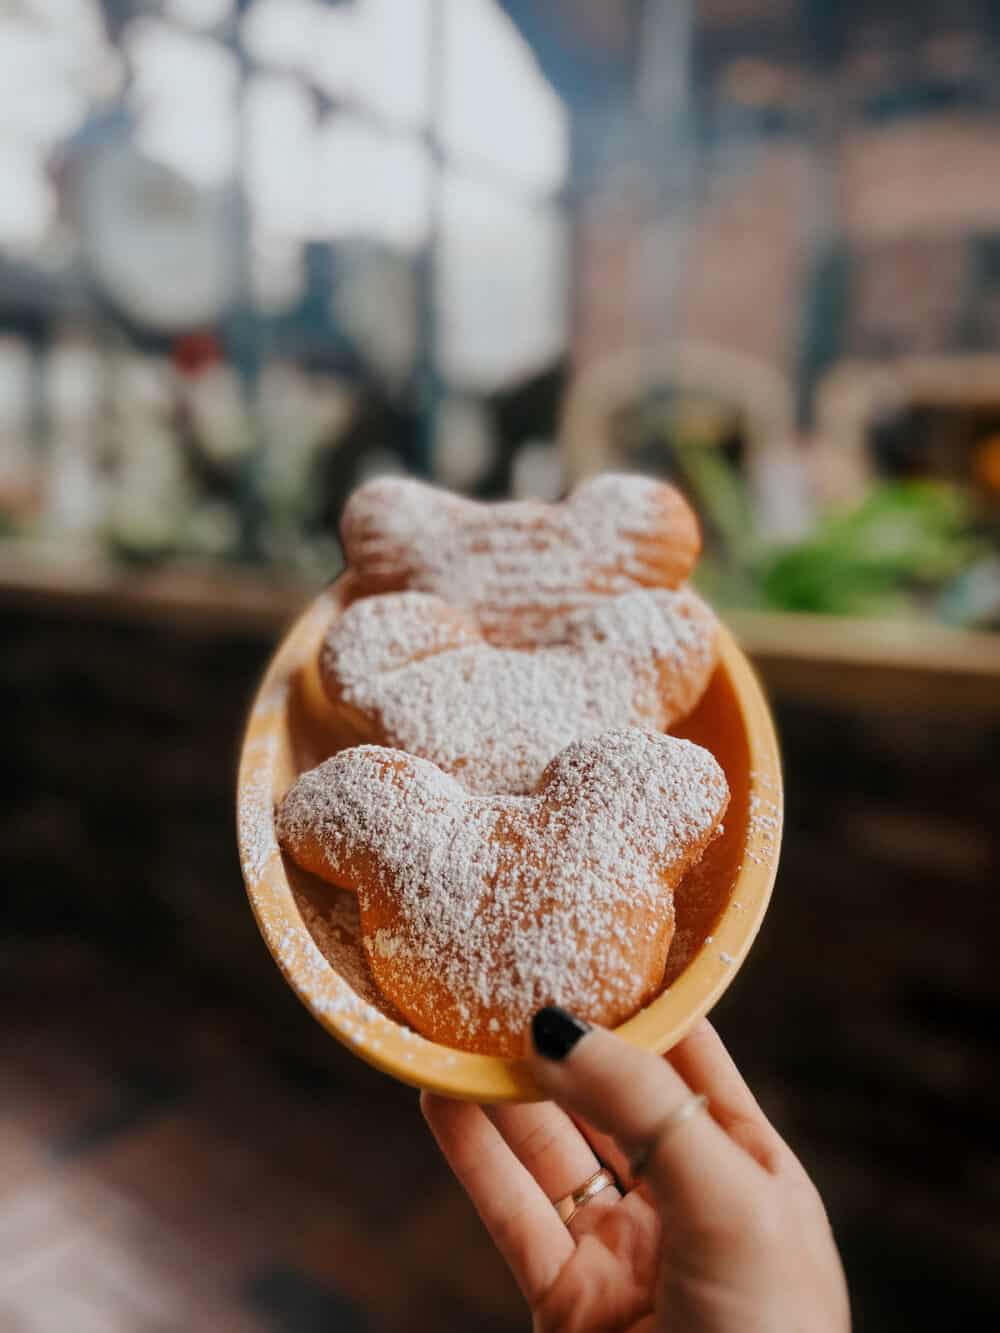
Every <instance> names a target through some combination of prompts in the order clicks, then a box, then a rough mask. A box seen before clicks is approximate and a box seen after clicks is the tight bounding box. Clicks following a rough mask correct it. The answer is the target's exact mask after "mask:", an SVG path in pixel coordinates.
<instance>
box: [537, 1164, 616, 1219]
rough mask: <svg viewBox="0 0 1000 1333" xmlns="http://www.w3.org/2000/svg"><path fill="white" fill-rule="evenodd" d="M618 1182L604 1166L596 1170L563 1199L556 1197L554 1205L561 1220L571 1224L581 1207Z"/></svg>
mask: <svg viewBox="0 0 1000 1333" xmlns="http://www.w3.org/2000/svg"><path fill="white" fill-rule="evenodd" d="M617 1184H618V1182H617V1181H616V1180H615V1178H614V1176H613V1175H612V1174H611V1172H610V1171H608V1170H606V1169H605V1168H604V1167H603V1166H602V1167H601V1169H600V1170H599V1171H595V1172H594V1174H593V1175H592V1176H590V1177H589V1178H588V1179H587V1180H585V1181H584V1182H583V1184H582V1185H581V1186H580V1187H579V1188H578V1189H575V1190H573V1191H572V1193H571V1194H564V1195H563V1197H562V1198H561V1199H556V1201H555V1203H554V1204H553V1205H552V1207H553V1208H554V1209H555V1210H556V1212H557V1213H558V1214H559V1220H560V1222H565V1223H566V1225H567V1226H569V1224H570V1222H572V1220H573V1218H574V1217H576V1215H577V1213H578V1212H579V1211H580V1209H581V1208H583V1207H585V1205H586V1204H588V1203H590V1201H591V1199H593V1198H596V1196H597V1195H598V1194H600V1193H601V1191H602V1190H606V1189H610V1188H611V1187H612V1186H616V1185H617Z"/></svg>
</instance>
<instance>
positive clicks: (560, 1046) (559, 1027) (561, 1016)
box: [531, 1004, 590, 1060]
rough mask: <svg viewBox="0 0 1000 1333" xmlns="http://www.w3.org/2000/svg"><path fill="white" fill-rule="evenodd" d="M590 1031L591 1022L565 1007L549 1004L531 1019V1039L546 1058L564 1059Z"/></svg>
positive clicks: (536, 1048)
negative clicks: (577, 1016)
mask: <svg viewBox="0 0 1000 1333" xmlns="http://www.w3.org/2000/svg"><path fill="white" fill-rule="evenodd" d="M589 1031H590V1024H589V1023H585V1022H584V1021H583V1019H582V1018H574V1017H573V1015H572V1014H568V1013H567V1012H566V1010H565V1009H559V1008H558V1007H557V1006H556V1005H554V1004H553V1005H549V1006H547V1007H546V1008H545V1009H539V1011H538V1013H537V1014H535V1016H534V1018H533V1019H532V1020H531V1040H532V1041H533V1042H534V1044H535V1050H536V1051H537V1052H538V1054H539V1055H544V1056H545V1058H546V1060H564V1059H565V1058H566V1056H567V1055H569V1053H570V1051H571V1050H572V1049H573V1047H574V1046H575V1045H576V1043H577V1042H578V1041H579V1040H580V1038H581V1037H583V1036H585V1035H586V1034H587V1033H588V1032H589Z"/></svg>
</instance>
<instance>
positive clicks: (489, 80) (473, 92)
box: [441, 0, 569, 192]
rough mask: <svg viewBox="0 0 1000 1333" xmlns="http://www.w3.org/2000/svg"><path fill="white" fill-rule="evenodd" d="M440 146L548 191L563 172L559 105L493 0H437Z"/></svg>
mask: <svg viewBox="0 0 1000 1333" xmlns="http://www.w3.org/2000/svg"><path fill="white" fill-rule="evenodd" d="M444 12H445V24H444V86H443V90H442V107H441V137H442V140H443V143H444V146H445V149H446V151H448V152H450V153H454V154H456V155H459V156H462V157H465V158H467V159H469V160H470V162H471V161H475V162H476V163H478V164H484V165H488V166H491V167H494V168H496V169H498V170H499V171H501V172H503V173H504V174H505V175H509V176H511V177H513V178H514V179H516V180H518V181H521V182H522V183H523V184H524V185H526V186H527V187H528V188H530V189H534V190H538V191H545V192H550V191H552V190H555V189H558V188H559V186H560V185H561V184H562V182H563V181H564V180H565V178H566V170H567V162H568V151H569V150H568V132H567V119H566V111H565V108H564V107H563V104H562V102H561V101H560V100H559V98H558V97H557V96H556V94H555V93H554V92H553V90H552V88H551V87H550V86H549V84H548V83H547V82H546V80H545V77H544V75H543V74H542V72H541V70H540V69H539V67H538V63H537V61H536V60H535V57H534V55H533V54H532V52H531V50H530V48H529V47H528V45H527V44H526V43H525V41H524V40H523V39H522V38H521V36H520V35H519V33H518V32H517V30H516V29H515V28H514V26H513V24H512V23H511V22H510V20H509V19H508V18H507V17H506V15H505V14H503V13H502V11H501V10H500V9H499V7H498V6H497V5H496V4H495V3H494V0H445V9H444Z"/></svg>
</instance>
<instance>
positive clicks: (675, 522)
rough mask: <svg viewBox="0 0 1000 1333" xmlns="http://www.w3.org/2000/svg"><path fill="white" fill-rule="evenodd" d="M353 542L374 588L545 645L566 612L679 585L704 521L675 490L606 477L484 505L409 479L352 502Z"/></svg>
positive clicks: (348, 538)
mask: <svg viewBox="0 0 1000 1333" xmlns="http://www.w3.org/2000/svg"><path fill="white" fill-rule="evenodd" d="M342 537H343V543H344V548H345V551H346V553H347V557H348V559H349V561H350V563H351V566H352V567H353V568H354V570H355V571H356V572H357V573H358V575H359V576H360V577H361V579H362V581H363V582H364V583H365V584H366V588H367V590H368V591H385V590H389V589H399V588H404V587H406V588H411V589H416V590H420V591H424V592H431V593H436V594H437V595H438V596H440V597H442V598H443V599H444V600H445V601H446V602H448V603H450V604H451V605H452V606H455V607H462V608H466V609H469V610H473V611H475V613H476V615H477V617H478V619H479V622H480V624H481V625H482V627H483V630H484V632H485V634H486V636H487V638H488V639H490V640H492V641H494V642H498V643H522V644H531V645H538V644H542V643H551V642H553V641H558V640H559V639H560V638H561V637H562V633H563V630H562V625H561V620H560V617H561V615H562V613H566V612H571V611H573V610H574V609H579V608H580V607H582V606H587V605H590V604H591V603H592V602H593V601H594V600H595V599H596V598H599V597H605V596H608V595H610V594H614V593H619V592H626V591H629V590H630V589H633V588H635V587H658V586H662V587H676V586H677V585H679V584H680V583H682V582H683V580H684V579H685V578H686V577H687V575H688V574H689V573H690V571H691V569H692V567H693V565H694V562H695V560H696V558H697V555H698V550H699V545H700V538H699V535H698V528H697V523H696V521H695V519H694V516H693V514H692V513H691V510H690V508H689V507H688V505H687V503H686V502H685V501H684V499H683V497H682V496H681V495H680V494H679V492H677V491H676V490H675V489H674V488H673V487H672V486H668V485H666V484H664V483H662V482H655V481H651V480H650V479H648V478H645V477H639V476H626V475H621V474H615V473H609V474H606V475H604V476H600V477H597V478H595V479H594V480H592V481H589V482H587V483H585V484H584V485H582V486H581V487H579V488H578V490H576V491H575V492H574V493H573V495H572V496H571V497H570V499H569V500H568V501H566V502H565V503H564V504H561V505H545V504H541V503H539V502H537V501H508V502H505V503H501V504H491V505H482V504H475V503H473V502H471V501H468V500H464V499H462V498H461V497H459V496H456V495H450V494H448V493H447V492H443V491H440V490H437V489H435V488H434V487H430V486H425V485H423V484H421V483H420V482H416V481H413V480H410V479H406V478H399V477H382V478H378V479H377V480H376V481H373V482H369V483H368V484H367V485H365V486H362V487H361V488H360V489H359V490H357V491H356V492H355V493H354V495H353V496H352V497H351V498H350V500H349V501H348V503H347V506H346V508H345V510H344V517H343V522H342Z"/></svg>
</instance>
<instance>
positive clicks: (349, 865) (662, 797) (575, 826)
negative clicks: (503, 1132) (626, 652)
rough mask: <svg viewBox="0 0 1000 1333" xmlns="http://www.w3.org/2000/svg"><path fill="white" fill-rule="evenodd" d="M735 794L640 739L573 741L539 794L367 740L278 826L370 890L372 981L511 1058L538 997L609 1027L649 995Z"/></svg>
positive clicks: (671, 746)
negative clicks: (686, 889)
mask: <svg viewBox="0 0 1000 1333" xmlns="http://www.w3.org/2000/svg"><path fill="white" fill-rule="evenodd" d="M728 800H729V790H728V787H727V785H726V779H725V776H724V775H723V772H722V770H721V768H720V767H719V765H718V764H717V763H716V761H715V759H714V758H713V757H712V755H711V754H709V753H708V751H707V750H704V749H702V748H701V747H700V746H697V745H693V744H692V743H691V742H690V741H683V740H678V739H677V738H676V737H672V736H665V735H662V734H660V733H656V732H649V731H641V730H639V729H628V730H622V731H611V732H605V733H604V734H602V735H601V736H597V737H593V738H591V739H589V740H586V741H582V742H579V743H577V744H574V745H571V746H570V747H569V748H568V749H566V750H564V751H563V752H562V754H560V755H558V756H557V757H556V758H555V759H553V761H552V762H551V763H550V764H549V766H548V767H547V768H546V770H545V772H544V774H543V775H542V779H541V781H540V783H539V785H538V789H537V791H536V792H535V793H534V794H533V795H530V796H474V795H471V794H470V793H469V792H468V791H467V790H466V789H465V788H463V787H462V786H461V785H460V784H459V783H458V782H456V781H455V780H454V779H453V778H451V777H449V776H448V775H447V774H445V773H442V772H441V770H440V769H438V768H436V767H435V766H434V765H433V764H431V763H429V762H428V761H427V760H424V759H418V758H415V757H414V756H411V755H407V754H403V753H402V752H400V751H398V750H389V749H384V748H381V747H378V746H360V747H358V748H356V749H352V750H344V751H341V753H340V754H337V755H334V756H333V758H332V759H328V760H327V761H326V762H325V763H323V764H321V765H320V766H319V767H318V768H315V769H313V770H311V771H310V772H308V773H305V774H303V775H302V776H301V777H300V778H299V779H298V780H297V781H296V782H295V783H294V785H293V786H292V788H291V790H290V791H289V792H288V795H287V796H286V797H285V799H284V801H283V803H282V804H281V806H280V808H279V811H278V815H277V833H278V839H279V842H280V843H281V846H282V847H283V848H284V850H285V851H286V852H287V853H288V854H289V855H290V856H291V857H292V859H293V860H294V861H295V862H297V863H298V864H299V865H300V866H301V867H302V868H303V869H305V870H307V871H311V872H312V873H314V874H317V875H320V876H321V877H322V878H324V879H326V880H328V881H329V882H330V883H332V884H335V885H338V886H339V887H341V888H345V889H352V890H354V891H355V892H356V893H357V895H358V901H359V906H360V909H361V932H362V940H363V943H364V948H365V953H366V955H367V958H368V962H369V965H370V968H371V971H372V974H373V976H374V978H375V981H376V983H377V984H378V986H379V988H380V989H381V990H382V992H383V993H384V994H385V996H386V997H387V998H388V999H389V1000H391V1001H392V1002H393V1003H394V1004H395V1005H396V1006H397V1007H398V1008H399V1009H400V1010H401V1012H402V1013H403V1014H404V1015H405V1016H406V1017H407V1018H408V1020H409V1021H410V1022H411V1023H412V1024H413V1026H414V1028H416V1030H417V1031H419V1032H421V1033H423V1035H424V1036H426V1037H430V1038H431V1039H432V1040H434V1041H439V1042H442V1043H444V1044H446V1045H450V1046H455V1047H459V1048H461V1049H466V1050H476V1051H481V1052H484V1053H488V1054H497V1055H515V1054H517V1053H518V1051H519V1050H520V1042H521V1036H522V1033H523V1030H524V1028H525V1025H526V1024H527V1022H528V1021H529V1019H530V1017H531V1014H532V1013H533V1012H534V1011H535V1009H537V1008H538V1007H539V1006H540V1005H544V1004H561V1005H564V1006H566V1007H567V1008H569V1009H570V1010H572V1011H573V1012H574V1013H577V1014H579V1015H580V1016H581V1017H583V1018H586V1019H589V1020H591V1021H593V1022H598V1023H604V1024H608V1025H614V1024H616V1023H619V1022H621V1021H622V1020H623V1019H625V1018H626V1017H628V1016H629V1015H630V1014H631V1013H633V1012H634V1011H635V1010H636V1009H637V1008H638V1007H639V1006H641V1005H642V1004H644V1003H646V1002H647V1001H648V1000H650V999H651V998H652V997H653V995H654V994H655V993H656V990H657V988H658V987H659V985H660V983H661V981H662V978H663V970H664V967H665V965H666V959H667V951H668V949H669V947H670V941H671V938H672V936H673V929H674V924H673V891H674V889H675V887H676V886H677V884H678V883H679V882H680V880H681V878H682V876H683V875H684V873H685V872H686V871H687V870H688V869H689V868H690V867H691V866H692V865H694V864H695V863H696V862H697V861H698V860H699V859H700V857H701V855H702V853H703V852H704V850H705V847H706V846H707V845H708V843H709V842H710V841H711V839H712V838H713V837H714V836H715V835H716V833H717V832H718V830H719V827H720V821H721V820H722V817H723V814H724V813H725V809H726V806H727V803H728Z"/></svg>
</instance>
